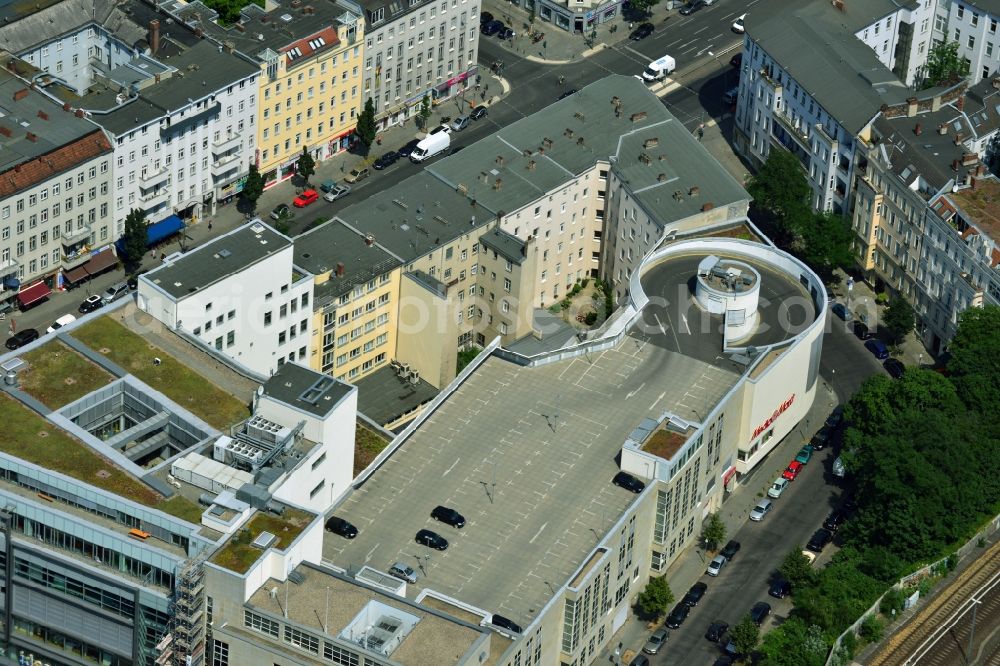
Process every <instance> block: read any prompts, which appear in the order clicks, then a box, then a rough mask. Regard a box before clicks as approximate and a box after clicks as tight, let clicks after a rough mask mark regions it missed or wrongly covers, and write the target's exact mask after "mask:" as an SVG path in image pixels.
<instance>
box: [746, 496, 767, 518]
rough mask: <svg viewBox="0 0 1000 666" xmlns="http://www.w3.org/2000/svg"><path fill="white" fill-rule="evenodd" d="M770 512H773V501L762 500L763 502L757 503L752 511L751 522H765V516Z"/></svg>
mask: <svg viewBox="0 0 1000 666" xmlns="http://www.w3.org/2000/svg"><path fill="white" fill-rule="evenodd" d="M770 512H771V500H769V499H762V500H761V501H759V502H757V506H755V507H754V508H753V509H752V510H751V511H750V520H752V521H754V522H755V523H759V522H760V521H762V520H764V516H766V515H767V514H768V513H770Z"/></svg>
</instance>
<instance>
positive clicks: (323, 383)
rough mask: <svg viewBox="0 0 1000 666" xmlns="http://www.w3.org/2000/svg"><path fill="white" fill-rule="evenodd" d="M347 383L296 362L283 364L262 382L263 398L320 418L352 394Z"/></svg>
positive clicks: (352, 389) (350, 387) (351, 388)
mask: <svg viewBox="0 0 1000 666" xmlns="http://www.w3.org/2000/svg"><path fill="white" fill-rule="evenodd" d="M354 390H356V389H355V388H354V387H353V386H351V385H350V384H345V383H344V382H342V381H340V380H339V379H336V378H334V377H331V376H330V375H324V374H323V373H321V372H316V371H315V370H310V369H309V368H307V367H305V366H302V365H298V364H296V363H285V364H284V365H282V366H279V367H278V369H277V371H275V373H274V374H273V375H271V377H270V378H269V379H268V380H267V381H266V382H264V395H266V396H268V397H271V398H274V399H275V400H279V401H281V402H283V403H285V404H286V405H291V406H292V407H297V408H298V409H301V410H302V411H304V412H309V413H310V414H313V415H315V416H318V417H320V418H322V417H324V416H326V415H327V414H329V413H330V411H331V410H332V409H333V408H334V407H336V406H337V404H338V403H339V402H340V401H341V399H343V398H344V396H346V395H348V394H349V393H350V392H351V391H354Z"/></svg>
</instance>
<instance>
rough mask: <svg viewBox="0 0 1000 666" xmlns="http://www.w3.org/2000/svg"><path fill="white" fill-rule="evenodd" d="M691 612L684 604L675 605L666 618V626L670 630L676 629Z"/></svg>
mask: <svg viewBox="0 0 1000 666" xmlns="http://www.w3.org/2000/svg"><path fill="white" fill-rule="evenodd" d="M690 612H691V607H690V606H687V605H685V604H677V605H676V606H674V609H673V610H672V611H670V615H668V616H667V621H666V623H665V624H666V625H667V626H668V627H670V628H671V629H677V628H678V627H680V626H681V625H682V624H684V620H686V619H687V616H688V613H690Z"/></svg>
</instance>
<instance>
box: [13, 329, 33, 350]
mask: <svg viewBox="0 0 1000 666" xmlns="http://www.w3.org/2000/svg"><path fill="white" fill-rule="evenodd" d="M37 339H38V331H36V330H35V329H33V328H26V329H24V330H23V331H18V332H17V333H15V334H14V335H12V336H10V337H9V338H7V349H19V348H21V347H23V346H24V345H26V344H28V343H29V342H34V341H35V340H37Z"/></svg>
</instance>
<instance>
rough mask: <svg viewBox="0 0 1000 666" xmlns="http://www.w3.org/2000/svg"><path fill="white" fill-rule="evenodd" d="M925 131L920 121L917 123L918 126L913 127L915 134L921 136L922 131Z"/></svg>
mask: <svg viewBox="0 0 1000 666" xmlns="http://www.w3.org/2000/svg"><path fill="white" fill-rule="evenodd" d="M923 131H924V128H922V127H921V126H920V123H917V124H916V126H915V127H914V128H913V133H914V134H916V135H917V136H920V134H921V133H922V132H923Z"/></svg>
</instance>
